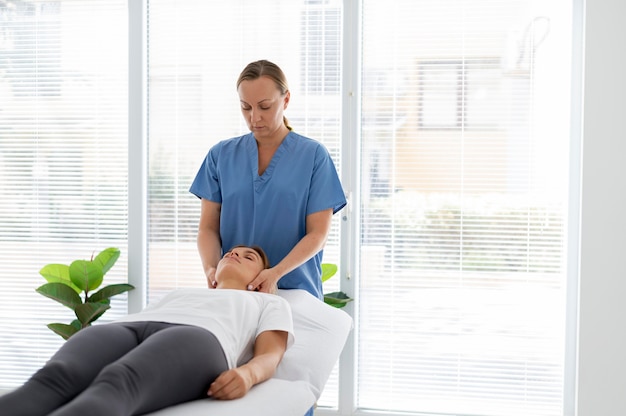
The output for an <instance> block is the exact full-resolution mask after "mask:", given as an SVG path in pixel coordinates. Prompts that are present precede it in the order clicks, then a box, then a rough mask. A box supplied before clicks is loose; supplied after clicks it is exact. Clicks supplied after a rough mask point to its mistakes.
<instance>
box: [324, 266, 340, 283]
mask: <svg viewBox="0 0 626 416" xmlns="http://www.w3.org/2000/svg"><path fill="white" fill-rule="evenodd" d="M335 273H337V265H336V264H332V263H322V283H324V282H325V281H327V280H328V279H330V278H331V277H333V276H334V275H335Z"/></svg>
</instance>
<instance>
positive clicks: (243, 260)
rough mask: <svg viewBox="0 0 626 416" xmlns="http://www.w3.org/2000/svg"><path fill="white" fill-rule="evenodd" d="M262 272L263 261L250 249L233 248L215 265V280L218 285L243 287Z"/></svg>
mask: <svg viewBox="0 0 626 416" xmlns="http://www.w3.org/2000/svg"><path fill="white" fill-rule="evenodd" d="M261 270H263V259H262V258H261V256H260V255H259V253H257V252H256V250H254V249H252V248H250V247H235V248H233V249H232V250H230V251H229V252H227V253H226V254H224V257H222V259H221V260H220V262H219V263H218V264H217V270H216V271H215V279H216V280H217V283H218V285H220V284H222V286H223V285H224V284H228V286H229V287H235V286H237V287H239V286H240V287H241V288H242V289H245V287H246V286H247V285H248V283H250V281H252V280H253V279H254V278H255V277H256V275H257V274H259V272H260V271H261Z"/></svg>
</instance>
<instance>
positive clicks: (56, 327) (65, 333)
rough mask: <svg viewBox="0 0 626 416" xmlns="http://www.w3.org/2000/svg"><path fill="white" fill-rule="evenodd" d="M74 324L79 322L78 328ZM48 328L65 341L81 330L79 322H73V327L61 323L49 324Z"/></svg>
mask: <svg viewBox="0 0 626 416" xmlns="http://www.w3.org/2000/svg"><path fill="white" fill-rule="evenodd" d="M74 322H77V323H78V326H76V325H74ZM48 328H50V329H51V330H52V331H53V332H54V333H55V334H57V335H60V336H61V337H63V339H64V340H67V339H69V337H71V336H72V335H74V334H75V333H77V332H78V331H80V330H81V326H80V323H79V322H78V321H77V320H74V321H72V325H68V324H59V323H53V324H48Z"/></svg>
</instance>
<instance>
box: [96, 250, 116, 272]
mask: <svg viewBox="0 0 626 416" xmlns="http://www.w3.org/2000/svg"><path fill="white" fill-rule="evenodd" d="M119 257H120V249H119V248H116V247H109V248H105V249H104V250H102V251H101V252H100V253H99V254H98V255H97V256H96V258H95V259H93V261H94V263H96V264H97V265H99V266H100V268H101V269H102V274H103V275H105V274H106V273H107V272H108V271H109V270H110V269H111V267H113V265H114V264H115V262H116V261H117V259H118V258H119Z"/></svg>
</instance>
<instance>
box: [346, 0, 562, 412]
mask: <svg viewBox="0 0 626 416" xmlns="http://www.w3.org/2000/svg"><path fill="white" fill-rule="evenodd" d="M362 9H363V38H362V59H363V62H362V65H363V68H362V80H363V83H362V103H363V105H362V122H361V124H362V132H361V134H362V137H361V142H362V147H361V162H362V163H361V166H362V167H363V169H362V172H361V184H362V186H361V195H362V206H361V230H362V232H361V235H362V239H361V242H360V247H359V250H360V258H361V272H360V274H359V277H360V284H359V292H358V301H359V302H360V306H359V310H360V315H359V317H358V322H359V338H358V341H357V342H358V357H357V362H358V364H357V368H358V377H357V378H358V380H357V386H358V387H357V389H358V393H357V400H356V401H357V407H358V408H361V409H369V410H372V411H374V412H403V411H405V412H417V413H420V414H422V413H424V414H446V415H447V414H467V415H470V414H471V415H482V416H489V415H494V416H495V415H503V414H505V415H524V416H530V415H555V416H556V415H562V412H563V400H564V396H563V395H564V393H563V385H564V379H563V372H564V360H565V358H564V346H565V338H564V328H565V306H564V300H565V288H566V284H567V280H566V270H565V267H564V264H565V256H566V247H565V243H564V242H565V241H566V221H567V218H566V212H567V189H568V182H567V174H568V159H567V157H568V154H569V151H568V146H569V125H570V124H569V123H570V122H569V115H568V113H569V108H570V105H569V86H570V57H569V51H570V50H571V46H570V45H571V44H570V42H571V38H570V32H571V25H570V22H571V2H567V1H560V0H555V1H545V2H533V1H527V0H505V1H501V0H498V1H492V0H475V1H455V0H450V1H441V0H424V1H419V2H415V1H412V0H388V1H384V2H381V1H376V0H363V6H362Z"/></svg>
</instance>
